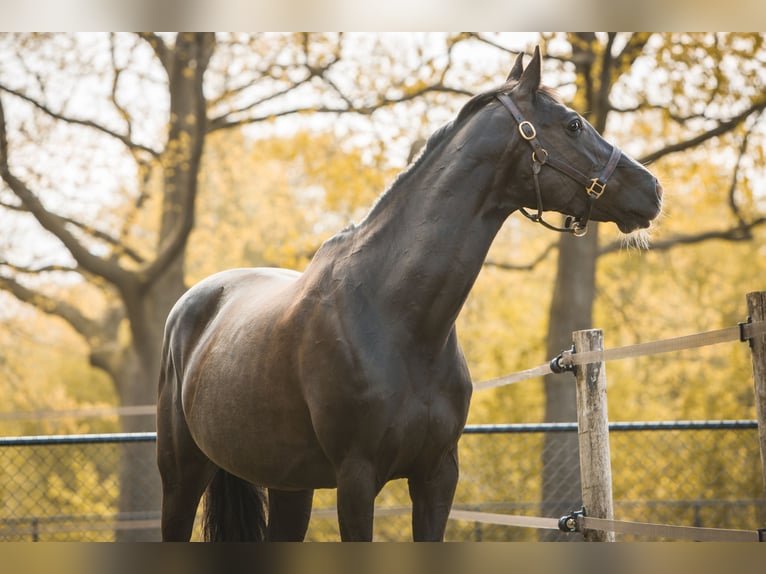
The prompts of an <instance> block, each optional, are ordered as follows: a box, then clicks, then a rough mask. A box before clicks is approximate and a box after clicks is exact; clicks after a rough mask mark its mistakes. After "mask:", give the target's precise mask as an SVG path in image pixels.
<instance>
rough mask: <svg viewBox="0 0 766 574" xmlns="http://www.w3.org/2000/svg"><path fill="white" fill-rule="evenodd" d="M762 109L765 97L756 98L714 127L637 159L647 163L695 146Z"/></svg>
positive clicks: (764, 104) (735, 125)
mask: <svg viewBox="0 0 766 574" xmlns="http://www.w3.org/2000/svg"><path fill="white" fill-rule="evenodd" d="M764 109H766V98H763V99H761V100H758V101H757V102H755V103H753V104H752V105H751V106H750V107H748V108H747V109H746V110H745V111H743V112H741V113H739V114H737V115H736V116H734V117H733V118H731V119H729V120H725V121H719V122H718V125H717V126H716V127H714V128H712V129H710V130H708V131H706V132H703V133H701V134H698V135H696V136H694V137H691V138H689V139H686V140H683V141H680V142H676V143H673V144H669V145H667V146H665V147H663V148H661V149H658V150H656V151H654V152H651V153H649V154H647V155H645V156H644V157H642V158H641V159H640V160H639V161H640V162H641V163H644V164H648V163H652V162H654V161H656V160H658V159H660V158H661V157H665V156H666V155H670V154H673V153H678V152H682V151H686V150H687V149H691V148H693V147H696V146H698V145H700V144H702V143H704V142H706V141H708V140H709V139H712V138H714V137H717V136H720V135H723V134H725V133H727V132H730V131H731V130H733V129H735V128H736V127H737V126H739V125H740V124H741V123H742V122H744V121H745V120H746V119H747V118H749V117H750V116H752V115H753V114H756V113H760V112H762V111H763V110H764Z"/></svg>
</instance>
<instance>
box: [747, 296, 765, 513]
mask: <svg viewBox="0 0 766 574" xmlns="http://www.w3.org/2000/svg"><path fill="white" fill-rule="evenodd" d="M747 312H748V313H749V314H750V319H752V321H753V322H758V321H766V291H756V292H753V293H748V294H747ZM749 343H750V351H751V354H752V357H753V382H754V385H755V411H756V414H757V415H758V439H759V442H760V445H761V472H762V473H763V491H762V492H763V497H764V498H766V336H760V337H755V338H753V339H750V341H749ZM760 518H761V521H763V522H766V511H764V512H761V515H760Z"/></svg>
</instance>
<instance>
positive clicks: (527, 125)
mask: <svg viewBox="0 0 766 574" xmlns="http://www.w3.org/2000/svg"><path fill="white" fill-rule="evenodd" d="M527 128H529V130H531V131H530V132H529V133H527V132H525V131H524V130H525V129H527ZM519 133H520V134H521V137H523V138H524V139H525V140H527V141H532V140H533V139H535V138H536V137H537V131H536V130H535V126H533V125H532V124H531V123H530V122H528V121H527V120H524V121H523V122H521V123H520V124H519Z"/></svg>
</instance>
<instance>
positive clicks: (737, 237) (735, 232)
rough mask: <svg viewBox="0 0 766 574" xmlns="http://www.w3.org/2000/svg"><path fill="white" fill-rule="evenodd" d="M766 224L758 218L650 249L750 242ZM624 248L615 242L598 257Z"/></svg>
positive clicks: (659, 243)
mask: <svg viewBox="0 0 766 574" xmlns="http://www.w3.org/2000/svg"><path fill="white" fill-rule="evenodd" d="M764 224H766V217H758V218H757V219H754V220H753V221H751V222H749V223H747V224H745V225H738V226H736V227H731V228H729V229H721V230H710V231H701V232H699V233H689V234H681V235H675V236H673V237H668V238H667V239H663V240H661V241H653V242H652V244H651V246H650V249H651V250H652V251H668V250H669V249H672V248H673V247H675V246H677V245H693V244H695V243H702V242H704V241H710V240H714V239H718V240H722V241H733V242H738V241H750V240H751V239H752V238H753V233H752V231H753V230H754V229H756V228H758V227H760V226H762V225H764ZM623 247H624V244H623V242H622V241H613V242H611V243H608V244H606V245H604V246H603V247H601V248H600V249H599V251H598V255H607V254H609V253H614V252H616V251H620V250H621V249H623Z"/></svg>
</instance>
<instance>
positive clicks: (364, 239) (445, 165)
mask: <svg viewBox="0 0 766 574" xmlns="http://www.w3.org/2000/svg"><path fill="white" fill-rule="evenodd" d="M443 148H446V151H443V152H442V153H436V152H434V157H431V158H424V159H423V161H421V162H419V164H416V166H415V168H413V169H414V170H415V171H414V172H413V173H408V174H407V175H406V177H404V178H402V179H401V180H400V181H397V182H396V183H395V184H394V186H392V188H391V189H390V190H389V191H388V192H387V194H386V195H385V196H384V197H383V198H382V199H381V201H380V202H379V204H378V205H377V206H376V207H375V208H374V209H373V210H372V211H371V213H370V215H369V216H368V217H367V218H366V219H365V220H364V221H363V222H362V223H361V224H360V225H359V227H358V228H357V229H356V230H355V233H354V234H353V235H354V238H353V250H352V255H351V257H350V258H349V264H350V271H351V273H352V274H353V276H354V278H355V279H356V280H357V281H358V282H359V284H360V285H361V286H362V288H363V289H364V291H365V294H366V296H367V298H368V299H371V300H374V301H376V302H377V304H380V305H381V312H382V313H381V315H382V316H384V317H386V318H387V320H392V321H397V322H400V323H403V324H404V325H405V326H406V328H407V329H408V330H410V331H411V332H412V333H413V335H415V336H416V337H417V338H418V339H432V340H435V341H438V340H440V339H443V338H444V337H446V336H447V335H448V334H449V332H450V331H451V329H452V326H453V324H454V322H455V319H456V318H457V315H458V313H459V312H460V309H461V308H462V306H463V303H464V302H465V299H466V297H467V296H468V293H469V291H470V289H471V287H472V286H473V284H474V281H475V280H476V277H477V276H478V274H479V271H480V270H481V266H482V264H483V262H484V259H485V257H486V255H487V251H488V250H489V247H490V245H491V244H492V240H493V239H494V237H495V235H496V234H497V232H498V230H499V229H500V226H501V225H502V224H503V221H504V220H505V218H506V217H507V216H508V214H509V213H510V211H512V209H513V207H512V206H510V205H505V206H503V205H500V204H499V203H498V201H497V199H496V198H495V199H493V196H494V195H496V194H494V193H493V191H495V190H493V189H492V186H493V185H495V183H494V179H495V171H496V167H497V166H496V165H493V164H492V162H493V161H495V162H497V158H495V159H494V160H492V159H489V158H487V159H485V160H484V161H485V162H486V163H484V164H482V163H477V162H474V163H469V161H470V160H467V159H465V156H461V155H459V154H457V153H456V149H455V146H454V145H445V146H443ZM450 150H452V151H450Z"/></svg>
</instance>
